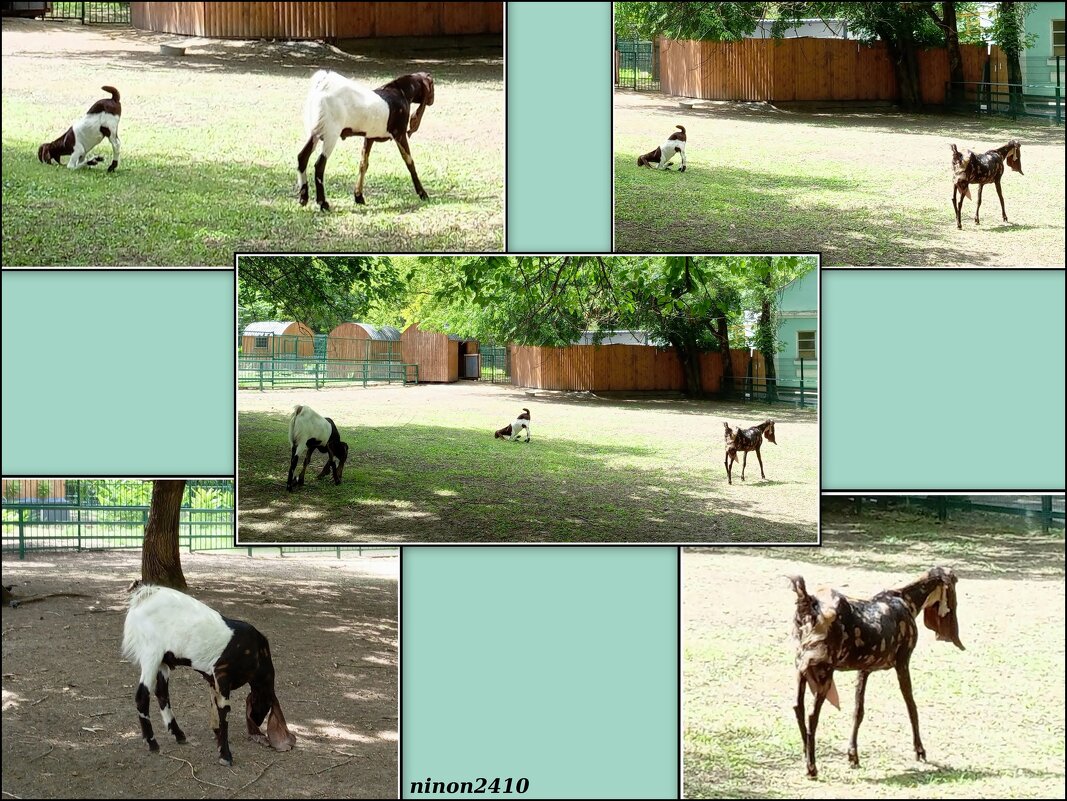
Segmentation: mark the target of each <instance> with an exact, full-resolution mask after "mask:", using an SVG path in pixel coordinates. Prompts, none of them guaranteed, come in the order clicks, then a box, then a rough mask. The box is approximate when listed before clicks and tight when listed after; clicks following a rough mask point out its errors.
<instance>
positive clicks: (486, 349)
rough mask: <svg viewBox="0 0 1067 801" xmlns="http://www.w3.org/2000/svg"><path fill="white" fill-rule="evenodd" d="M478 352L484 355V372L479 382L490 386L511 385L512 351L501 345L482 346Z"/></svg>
mask: <svg viewBox="0 0 1067 801" xmlns="http://www.w3.org/2000/svg"><path fill="white" fill-rule="evenodd" d="M478 352H479V353H481V354H482V372H481V375H480V376H479V377H478V380H479V381H488V382H489V383H490V384H510V383H511V350H510V348H508V347H506V346H500V345H481V346H479V348H478Z"/></svg>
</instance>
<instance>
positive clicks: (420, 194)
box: [419, 191, 430, 200]
mask: <svg viewBox="0 0 1067 801" xmlns="http://www.w3.org/2000/svg"><path fill="white" fill-rule="evenodd" d="M419 197H420V198H422V199H423V200H429V199H430V196H429V195H428V194H426V192H425V191H422V192H419Z"/></svg>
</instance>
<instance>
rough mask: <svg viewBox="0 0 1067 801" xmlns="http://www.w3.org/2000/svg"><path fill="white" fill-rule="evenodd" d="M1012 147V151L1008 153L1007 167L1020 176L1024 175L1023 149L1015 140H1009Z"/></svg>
mask: <svg viewBox="0 0 1067 801" xmlns="http://www.w3.org/2000/svg"><path fill="white" fill-rule="evenodd" d="M1011 144H1012V145H1013V147H1012V149H1011V150H1009V151H1008V159H1007V160H1008V166H1009V167H1011V168H1012V169H1013V170H1015V172H1017V173H1019V174H1020V175H1025V173H1024V172H1023V149H1022V145H1020V144H1019V143H1018V142H1017V141H1016V140H1014V139H1013V140H1011Z"/></svg>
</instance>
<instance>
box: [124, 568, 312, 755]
mask: <svg viewBox="0 0 1067 801" xmlns="http://www.w3.org/2000/svg"><path fill="white" fill-rule="evenodd" d="M128 605H129V611H128V612H127V613H126V625H125V628H124V629H123V633H122V653H123V655H124V656H125V657H126V658H127V659H129V660H130V661H131V662H136V663H137V664H138V665H139V666H140V668H141V681H140V683H139V684H138V685H137V694H136V696H135V701H136V703H137V716H138V718H140V721H141V737H143V738H144V741H145V742H146V743H148V750H149V751H158V750H159V743H157V742H156V736H155V733H154V732H153V731H152V720H151V718H150V717H149V710H148V707H149V706H150V704H151V700H150V696H151V694H152V693H153V692H154V693H155V696H156V700H157V701H159V710H160V714H161V715H162V716H163V723H164V724H165V725H166V727H167V731H169V732H170V733H171V734H173V735H174V739H175V741H176V742H177V743H178V744H179V745H181V744H182V743H184V742H185V733H184V732H183V731H182V730H181V728H179V726H178V721H177V720H175V718H174V713H173V712H172V711H171V709H170V691H169V687H168V680H169V679H170V671H171V670H173V669H174V668H175V667H178V666H179V665H184V666H186V667H191V668H192V669H193V670H195V671H197V672H198V673H199V674H200V675H201V676H203V677H204V679H205V680H206V681H207V683H208V684H209V685H210V686H211V724H212V729H213V731H214V732H215V742H216V745H217V746H218V749H219V763H220V764H222V765H233V754H232V753H230V740H229V729H228V726H227V723H226V715H227V713H228V712H229V711H230V693H231V692H233V691H234V690H236V689H239V688H240V687H242V686H243V685H245V684H247V685H248V687H249V692H248V697H247V698H246V699H245V722H246V723H247V724H248V735H249V737H251V738H252V739H253V740H255V741H256V742H259V743H263V744H264V745H269V746H271V747H272V748H274V749H275V750H276V751H288V750H289V749H290V748H292V747H293V745H294V744H295V743H296V737H295V736H294V735H293V734H291V733H290V731H289V727H288V726H287V725H286V723H285V716H284V715H283V714H282V707H281V704H279V703H278V696H277V695H275V694H274V663H273V662H272V661H271V658H270V645H269V644H268V643H267V638H266V637H264V636H263V635H262V634H260V633H259V632H258V631H257V630H256V629H255V627H254V626H252V625H251V624H249V623H245V622H243V621H240V620H230V619H229V618H226V617H223V616H222V615H220V614H219V613H218V612H216V611H215V610H214V609H212V608H211V607H209V606H206V605H205V604H202V603H201V602H200V601H198V600H196V599H195V598H193V597H191V596H189V595H186V594H185V593H183V592H178V591H177V590H172V589H169V588H167V587H157V586H155V585H152V584H142V583H141V582H140V581H135V582H134V583H133V584H132V585H131V586H130V594H129V599H128ZM268 714H269V716H270V718H269V720H267V716H268ZM264 720H267V734H266V736H264V734H263V732H262V731H260V728H259V727H260V726H261V725H262V724H263V721H264Z"/></svg>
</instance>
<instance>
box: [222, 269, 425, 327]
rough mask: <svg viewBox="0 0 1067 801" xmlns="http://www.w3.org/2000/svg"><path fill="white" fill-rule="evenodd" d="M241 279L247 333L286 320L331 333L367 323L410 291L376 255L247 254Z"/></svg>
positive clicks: (240, 297)
mask: <svg viewBox="0 0 1067 801" xmlns="http://www.w3.org/2000/svg"><path fill="white" fill-rule="evenodd" d="M238 277H239V281H238V306H239V320H238V321H239V323H240V325H241V328H242V329H243V328H244V326H245V325H247V324H248V323H250V322H253V321H254V320H264V319H276V318H277V317H283V318H285V319H291V320H299V321H301V322H303V323H306V324H307V325H309V326H310V327H311V328H312V329H313V330H316V331H321V332H328V331H329V330H330V329H331V328H333V327H334V326H336V325H338V324H340V323H343V322H347V321H349V320H359V321H363V320H365V319H367V317H368V315H369V314H371V313H372V311H373V310H374V309H375V308H376V307H377V306H378V305H379V304H382V303H389V302H392V301H394V300H395V299H396V298H397V297H399V296H400V295H402V293H403V292H404V289H405V287H404V284H403V282H402V281H401V280H400V276H399V274H398V272H397V270H396V268H395V267H394V266H393V264H392V262H391V260H390V259H388V258H386V257H377V256H321V257H319V256H242V257H241V259H240V263H239V265H238Z"/></svg>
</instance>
